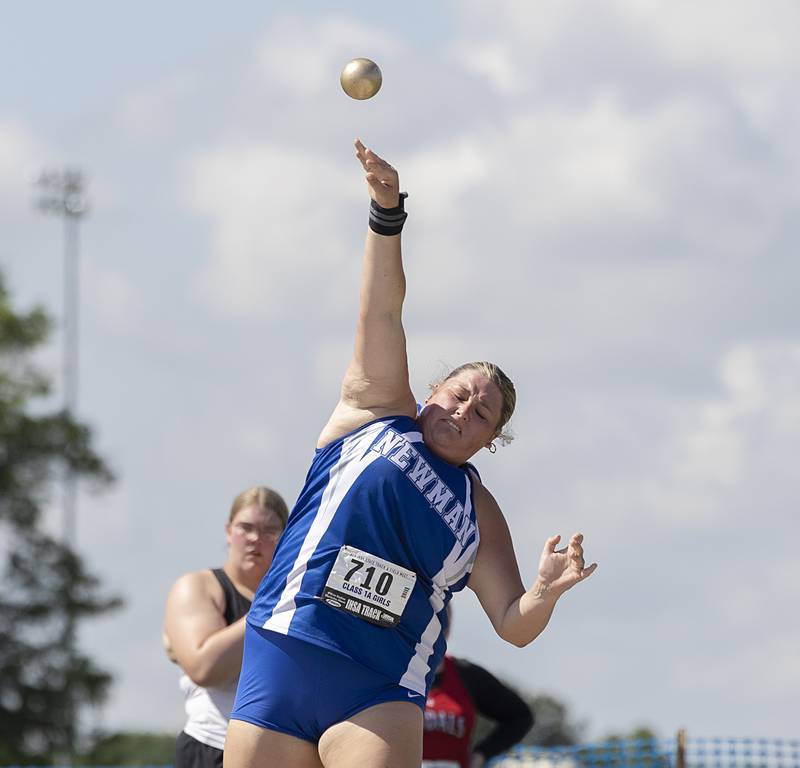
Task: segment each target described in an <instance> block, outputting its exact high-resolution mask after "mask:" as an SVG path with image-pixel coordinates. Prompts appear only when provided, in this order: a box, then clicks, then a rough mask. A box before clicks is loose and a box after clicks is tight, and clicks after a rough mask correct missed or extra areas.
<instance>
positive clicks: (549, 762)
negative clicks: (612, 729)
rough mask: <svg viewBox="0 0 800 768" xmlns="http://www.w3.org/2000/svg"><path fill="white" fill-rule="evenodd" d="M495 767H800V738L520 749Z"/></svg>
mask: <svg viewBox="0 0 800 768" xmlns="http://www.w3.org/2000/svg"><path fill="white" fill-rule="evenodd" d="M490 765H491V766H492V768H526V767H527V768H550V767H551V766H552V768H800V739H763V738H760V739H757V738H699V737H698V738H685V739H680V738H671V739H640V740H626V741H611V742H604V743H598V744H579V745H575V746H571V747H536V746H525V747H516V748H514V749H513V750H512V751H511V752H509V753H508V754H507V755H504V756H503V757H498V758H496V759H495V760H493V761H491V763H490Z"/></svg>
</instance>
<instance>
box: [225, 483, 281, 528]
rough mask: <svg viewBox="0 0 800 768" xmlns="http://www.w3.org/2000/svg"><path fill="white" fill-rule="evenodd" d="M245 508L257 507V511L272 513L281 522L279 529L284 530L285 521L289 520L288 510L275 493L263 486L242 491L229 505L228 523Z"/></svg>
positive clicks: (279, 496)
mask: <svg viewBox="0 0 800 768" xmlns="http://www.w3.org/2000/svg"><path fill="white" fill-rule="evenodd" d="M246 507H258V508H259V509H263V510H269V511H272V512H274V513H275V514H276V515H277V516H278V519H279V520H280V521H281V528H286V521H287V520H288V519H289V508H288V507H287V506H286V502H285V501H284V500H283V496H281V495H280V494H279V493H278V492H277V491H273V490H272V488H267V487H266V486H264V485H256V486H253V487H252V488H248V489H247V490H246V491H242V492H241V493H240V494H239V495H238V496H237V497H236V498H235V499H234V500H233V504H232V505H231V513H230V515H229V516H228V522H229V523H232V522H233V518H234V517H236V515H237V514H238V513H239V512H240V511H241V510H242V509H245V508H246Z"/></svg>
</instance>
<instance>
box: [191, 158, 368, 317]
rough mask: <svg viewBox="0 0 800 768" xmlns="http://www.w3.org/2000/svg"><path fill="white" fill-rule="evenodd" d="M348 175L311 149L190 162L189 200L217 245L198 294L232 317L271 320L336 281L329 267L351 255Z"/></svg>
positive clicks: (194, 159)
mask: <svg viewBox="0 0 800 768" xmlns="http://www.w3.org/2000/svg"><path fill="white" fill-rule="evenodd" d="M352 170H353V169H352V168H347V169H344V168H342V167H341V166H340V165H339V164H338V163H337V162H336V161H333V160H330V159H329V158H328V157H326V156H324V155H318V154H315V153H313V152H311V151H309V150H308V149H299V148H293V147H278V146H270V145H268V144H251V145H243V144H239V145H236V146H228V147H218V148H216V149H213V150H210V151H207V152H205V153H203V154H201V155H198V156H195V157H193V158H192V159H191V161H190V163H189V168H188V174H187V177H188V178H187V182H186V196H187V198H188V202H189V205H190V206H191V207H192V209H193V210H194V211H195V212H197V213H199V214H202V215H203V216H206V217H208V219H209V220H210V221H211V224H212V228H213V244H214V245H213V255H212V257H211V260H210V262H209V263H208V264H206V265H205V266H204V267H203V269H202V271H201V272H200V274H199V276H198V279H197V284H196V288H197V290H198V291H199V294H200V295H201V296H202V297H203V298H204V299H206V300H208V301H209V302H211V303H212V304H213V305H215V306H216V307H218V308H220V309H223V310H224V311H226V312H229V313H231V314H232V315H235V316H240V317H242V316H262V317H275V316H280V315H281V313H282V312H284V311H286V309H287V308H288V307H291V306H292V305H293V304H295V303H296V301H297V297H298V296H299V295H305V294H306V293H307V292H308V291H309V290H310V287H311V286H314V287H318V286H319V284H320V281H324V280H325V279H330V277H331V276H332V275H335V273H336V267H334V266H333V265H337V266H340V265H342V264H344V263H346V261H347V259H348V257H349V254H348V253H345V252H344V251H343V246H342V242H343V239H344V238H342V237H341V224H340V222H341V217H340V213H341V208H342V207H343V206H344V205H346V203H347V201H348V199H349V198H350V197H351V196H352V195H353V194H354V188H345V189H343V188H342V183H341V180H342V178H347V177H348V174H349V175H350V176H352ZM362 195H363V191H362ZM350 260H351V261H352V259H350ZM331 298H332V297H331Z"/></svg>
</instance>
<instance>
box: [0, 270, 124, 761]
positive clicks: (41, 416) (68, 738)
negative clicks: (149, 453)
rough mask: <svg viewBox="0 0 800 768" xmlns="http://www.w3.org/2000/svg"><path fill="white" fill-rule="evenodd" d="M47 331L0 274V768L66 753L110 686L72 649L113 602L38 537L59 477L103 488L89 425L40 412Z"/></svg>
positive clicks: (63, 551) (104, 477)
mask: <svg viewBox="0 0 800 768" xmlns="http://www.w3.org/2000/svg"><path fill="white" fill-rule="evenodd" d="M49 331H50V321H49V319H48V317H47V316H46V314H45V313H44V311H43V310H42V309H40V308H36V309H33V310H31V311H29V312H18V311H15V309H14V308H13V307H12V305H11V299H10V297H9V294H8V291H7V289H6V286H5V280H4V278H3V275H2V273H0V558H2V559H4V560H5V566H4V573H3V579H2V582H0V627H2V632H0V764H9V763H22V764H29V765H30V764H40V763H43V762H48V761H51V760H53V759H56V758H58V757H59V756H63V755H70V754H74V751H75V748H76V740H77V735H78V718H79V714H80V710H81V708H82V707H84V706H86V705H89V704H91V705H96V704H99V703H100V702H101V701H102V700H103V698H104V696H105V694H106V692H107V689H108V686H109V683H110V682H111V678H110V676H109V674H108V673H106V672H105V671H104V670H102V669H99V668H98V667H97V666H95V664H93V663H92V661H91V659H89V658H87V657H86V656H85V655H83V654H81V653H80V652H79V651H78V650H77V648H76V644H75V629H76V626H77V624H78V622H80V621H81V620H83V619H86V618H88V617H91V616H95V615H97V614H100V613H103V612H105V611H108V610H111V609H112V608H116V607H117V606H119V605H120V604H121V603H120V600H119V599H118V598H116V597H114V596H110V595H104V594H103V593H102V591H101V589H100V584H99V582H98V580H97V578H96V577H95V576H93V575H92V574H91V573H90V572H89V571H88V570H87V569H86V566H85V564H84V562H83V560H82V559H81V558H80V557H79V556H78V555H77V554H76V553H75V552H73V551H72V550H71V549H69V548H68V547H67V546H65V545H64V544H62V543H60V542H58V541H56V540H55V539H53V538H52V537H51V536H48V535H47V533H46V532H45V531H44V530H43V526H42V510H43V508H44V505H45V504H46V503H47V500H48V498H49V495H50V493H51V492H52V487H53V484H54V480H56V479H58V478H59V477H60V476H61V473H63V472H64V471H67V470H68V471H71V472H74V473H75V474H76V475H77V476H80V477H83V478H86V479H90V480H93V481H95V482H97V483H99V484H101V485H104V484H108V483H110V482H111V481H112V475H111V472H110V471H109V469H108V467H107V466H106V465H105V463H104V462H103V460H102V459H101V458H100V457H99V456H98V455H97V453H95V451H94V450H93V448H92V445H91V438H92V436H91V432H90V430H89V428H88V427H86V426H85V425H83V424H81V423H79V422H78V421H76V420H75V419H74V418H72V416H71V415H70V414H69V413H66V412H64V411H55V412H47V410H46V408H45V407H44V405H43V402H42V401H43V398H46V396H47V395H48V393H49V383H48V381H47V378H46V377H45V376H43V375H42V374H41V373H40V372H39V371H37V370H36V368H35V367H34V366H33V364H32V363H31V355H32V353H33V351H34V350H35V349H36V348H37V347H38V346H39V345H41V344H42V343H43V342H44V341H45V340H46V339H47V336H48V333H49Z"/></svg>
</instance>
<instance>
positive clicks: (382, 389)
mask: <svg viewBox="0 0 800 768" xmlns="http://www.w3.org/2000/svg"><path fill="white" fill-rule="evenodd" d="M355 147H356V157H357V158H358V159H359V161H360V162H361V165H362V167H363V168H364V170H365V171H366V180H367V186H368V188H369V193H370V197H371V198H372V200H374V201H375V203H377V205H378V206H380V208H382V209H395V208H397V207H398V206H399V204H400V200H401V198H400V181H399V178H398V175H397V171H396V170H395V169H394V168H392V166H391V165H389V163H387V162H386V161H385V160H383V159H382V158H380V157H378V155H376V154H375V153H374V152H373V151H372V150H370V149H367V148H366V147H365V146H364V145H363V144H362V143H361V141H360V140H356V142H355ZM405 292H406V279H405V274H404V272H403V261H402V254H401V249H400V234H399V233H398V234H396V235H382V234H378V233H377V232H375V231H373V229H371V228H370V229H369V230H368V231H367V241H366V244H365V247H364V263H363V268H362V272H361V294H360V302H359V313H358V322H357V325H356V337H355V344H354V348H353V356H352V358H351V360H350V364H349V366H348V368H347V371H346V373H345V375H344V379H343V381H342V389H341V394H340V399H339V403H338V404H337V406H336V408H335V409H334V412H333V414H332V415H331V418H330V420H329V421H328V423H327V424H326V425H325V428H324V429H323V430H322V433H321V434H320V436H319V441H318V443H317V445H318V447H320V448H322V447H324V446H325V445H327V444H328V443H330V442H332V441H333V440H336V439H337V438H339V437H341V436H342V435H344V434H347V433H348V432H350V431H352V430H353V429H356V428H358V427H360V426H361V425H362V424H365V423H366V422H368V421H371V420H372V419H376V418H380V417H382V416H389V415H393V416H394V415H408V416H415V415H416V403H415V401H414V396H413V394H412V392H411V387H410V385H409V382H408V360H407V356H406V337H405V331H404V330H403V323H402V308H403V299H404V298H405Z"/></svg>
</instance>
